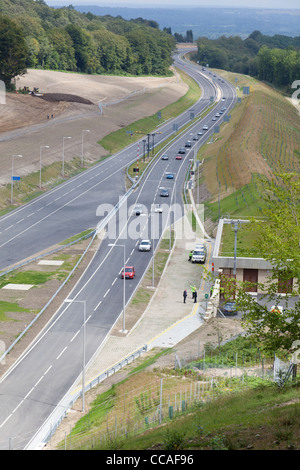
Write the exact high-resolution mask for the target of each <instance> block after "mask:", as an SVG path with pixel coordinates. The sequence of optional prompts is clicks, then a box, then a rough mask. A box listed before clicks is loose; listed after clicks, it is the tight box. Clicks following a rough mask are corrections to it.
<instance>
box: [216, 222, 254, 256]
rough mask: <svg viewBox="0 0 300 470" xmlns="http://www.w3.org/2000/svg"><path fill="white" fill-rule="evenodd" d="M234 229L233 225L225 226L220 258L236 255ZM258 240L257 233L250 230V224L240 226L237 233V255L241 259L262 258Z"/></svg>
mask: <svg viewBox="0 0 300 470" xmlns="http://www.w3.org/2000/svg"><path fill="white" fill-rule="evenodd" d="M234 237H235V234H234V229H233V227H232V226H231V224H224V225H223V232H222V240H221V246H220V252H219V255H220V256H233V255H234ZM257 238H258V234H257V232H254V231H253V230H251V228H250V224H240V225H239V229H238V231H237V248H236V254H237V256H240V257H255V258H259V257H261V253H260V251H259V249H258V248H257V246H256V245H255V241H256V240H257Z"/></svg>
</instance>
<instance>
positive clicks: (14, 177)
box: [11, 176, 21, 181]
mask: <svg viewBox="0 0 300 470" xmlns="http://www.w3.org/2000/svg"><path fill="white" fill-rule="evenodd" d="M11 179H12V180H13V181H20V179H21V176H12V177H11Z"/></svg>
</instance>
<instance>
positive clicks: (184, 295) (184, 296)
mask: <svg viewBox="0 0 300 470" xmlns="http://www.w3.org/2000/svg"><path fill="white" fill-rule="evenodd" d="M191 289H192V298H193V299H194V303H196V302H197V290H196V287H194V286H191ZM187 295H188V294H187V290H186V289H184V291H183V303H184V304H185V303H186V298H187Z"/></svg>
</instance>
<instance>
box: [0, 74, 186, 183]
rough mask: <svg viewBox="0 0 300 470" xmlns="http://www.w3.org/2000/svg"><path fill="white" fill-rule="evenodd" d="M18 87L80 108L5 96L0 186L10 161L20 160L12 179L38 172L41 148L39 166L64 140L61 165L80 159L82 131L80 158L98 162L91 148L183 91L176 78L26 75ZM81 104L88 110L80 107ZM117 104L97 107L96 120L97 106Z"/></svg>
mask: <svg viewBox="0 0 300 470" xmlns="http://www.w3.org/2000/svg"><path fill="white" fill-rule="evenodd" d="M24 86H26V87H29V88H30V89H31V90H32V89H33V88H34V87H38V88H39V90H40V91H41V92H44V93H45V94H46V95H47V93H48V94H52V93H56V94H64V95H76V96H78V97H80V98H81V101H83V102H81V103H79V102H70V101H59V102H57V101H55V102H52V101H47V100H46V99H41V98H39V97H33V96H32V95H22V94H18V93H7V94H6V104H5V105H0V130H1V132H0V149H1V152H0V158H1V174H0V184H2V185H3V184H7V183H8V182H9V181H10V176H11V165H12V155H14V154H22V155H23V158H22V159H20V160H19V159H18V162H16V163H17V165H16V168H15V173H16V174H19V175H20V176H23V175H25V174H28V173H31V172H33V171H36V170H37V169H38V168H39V158H40V147H41V146H43V145H48V146H49V147H50V148H49V149H47V151H44V152H43V165H46V164H50V163H52V162H55V161H58V160H60V159H61V154H62V142H63V137H64V136H71V137H72V139H70V140H66V141H65V160H66V161H67V160H68V159H71V158H73V157H74V156H78V155H81V142H82V137H81V136H82V130H85V129H89V130H90V133H89V134H88V135H87V134H85V140H84V151H85V155H86V157H87V159H89V160H90V161H95V160H98V159H99V158H101V156H103V155H105V154H106V152H105V151H104V149H103V148H102V147H101V146H100V145H99V144H97V142H98V141H99V140H100V139H101V138H103V137H104V136H105V135H107V134H109V133H110V132H112V131H115V130H117V129H120V128H122V127H124V126H126V125H127V124H129V123H131V122H134V121H136V120H138V119H140V118H142V117H144V116H150V115H152V114H154V113H155V112H157V111H158V110H160V109H162V108H163V107H165V106H167V105H168V104H170V103H173V102H174V101H176V100H178V99H179V98H180V97H181V96H182V95H184V94H185V93H186V91H187V86H186V85H185V84H184V83H183V82H181V81H177V77H176V76H173V77H167V78H161V77H137V78H136V77H111V76H109V77H108V76H94V75H80V74H69V73H64V72H55V71H46V70H29V71H28V73H27V74H26V75H25V76H23V77H20V78H18V79H17V81H16V89H17V90H18V89H22V88H23V87H24ZM135 93H136V94H135ZM125 98H126V99H125ZM85 100H86V103H90V102H91V103H93V104H86V103H85V102H84V101H85ZM118 100H123V101H121V102H119V103H118V104H113V105H111V106H105V107H103V115H101V114H100V109H99V103H101V104H102V106H103V105H104V104H105V105H108V104H109V103H113V102H115V101H118ZM48 116H49V118H48ZM52 116H53V118H52ZM129 143H130V142H129Z"/></svg>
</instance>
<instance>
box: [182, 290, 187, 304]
mask: <svg viewBox="0 0 300 470" xmlns="http://www.w3.org/2000/svg"><path fill="white" fill-rule="evenodd" d="M186 298H187V290H186V289H184V291H183V303H184V304H185V301H186Z"/></svg>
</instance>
